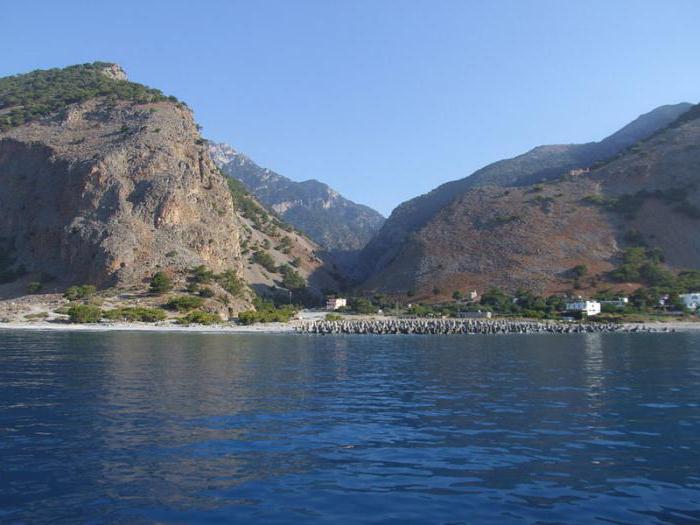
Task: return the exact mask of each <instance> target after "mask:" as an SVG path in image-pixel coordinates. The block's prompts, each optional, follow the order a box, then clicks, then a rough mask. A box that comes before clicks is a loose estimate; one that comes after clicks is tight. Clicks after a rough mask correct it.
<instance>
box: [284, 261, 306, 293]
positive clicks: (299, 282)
mask: <svg viewBox="0 0 700 525" xmlns="http://www.w3.org/2000/svg"><path fill="white" fill-rule="evenodd" d="M279 272H280V273H281V274H282V286H284V287H285V288H287V289H288V290H292V291H299V290H303V289H304V288H306V281H305V280H304V278H303V277H302V276H301V275H299V274H298V273H297V272H296V270H294V268H292V267H291V266H289V265H288V264H283V265H282V266H280V267H279Z"/></svg>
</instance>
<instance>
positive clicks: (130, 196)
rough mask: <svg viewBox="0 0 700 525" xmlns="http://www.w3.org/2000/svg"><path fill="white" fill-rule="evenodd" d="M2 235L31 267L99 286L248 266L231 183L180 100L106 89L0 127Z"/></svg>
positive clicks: (67, 278) (119, 71)
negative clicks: (199, 268) (117, 97)
mask: <svg viewBox="0 0 700 525" xmlns="http://www.w3.org/2000/svg"><path fill="white" fill-rule="evenodd" d="M115 67H116V69H115V70H114V71H111V72H107V74H112V75H116V76H115V78H120V75H122V74H123V71H121V69H120V68H118V66H115ZM0 238H2V239H3V240H4V244H5V246H6V248H7V247H10V248H11V249H12V250H13V252H14V256H15V257H16V258H17V262H18V263H21V264H23V265H24V266H25V267H26V268H27V270H28V271H36V272H46V273H49V274H51V275H53V276H55V277H57V278H59V279H61V280H65V281H75V282H77V281H79V282H93V283H96V284H98V285H101V286H111V285H131V284H135V283H140V282H141V281H143V280H144V279H146V278H148V277H150V275H152V274H153V273H154V272H155V271H158V270H159V269H170V270H173V271H179V270H184V269H186V268H190V267H192V266H195V265H198V264H206V265H207V266H209V267H210V268H212V269H213V270H216V271H221V270H225V269H237V270H238V269H240V247H239V221H238V218H237V216H236V214H235V211H234V208H233V203H232V200H231V196H230V193H229V191H228V189H227V185H226V182H225V180H224V178H223V177H222V176H221V175H220V174H219V172H218V170H217V169H216V168H215V166H214V164H213V162H212V161H211V159H210V157H209V154H208V152H207V148H206V145H205V144H204V142H203V141H202V140H201V139H200V136H199V132H198V130H197V127H196V125H195V123H194V121H193V118H192V114H191V112H190V110H189V109H187V108H186V107H184V106H182V105H179V104H175V103H173V102H158V103H150V104H135V103H133V102H111V101H108V100H104V99H99V98H98V99H93V100H90V101H87V102H84V103H82V104H77V105H74V106H71V107H68V108H67V109H66V111H65V112H64V113H63V114H61V115H58V116H55V115H54V116H52V117H49V118H46V119H44V120H40V121H36V122H32V123H30V124H25V125H24V126H21V127H17V128H14V129H11V130H9V131H7V132H6V133H4V134H0Z"/></svg>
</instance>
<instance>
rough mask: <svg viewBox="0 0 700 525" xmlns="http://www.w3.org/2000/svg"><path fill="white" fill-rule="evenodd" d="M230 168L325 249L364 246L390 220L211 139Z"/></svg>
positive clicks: (215, 156) (215, 152)
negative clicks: (266, 167)
mask: <svg viewBox="0 0 700 525" xmlns="http://www.w3.org/2000/svg"><path fill="white" fill-rule="evenodd" d="M210 153H211V156H212V158H213V159H214V161H215V162H216V163H217V164H218V165H219V166H220V167H221V169H222V170H223V171H224V173H225V174H226V175H228V176H230V177H233V178H235V179H237V180H239V181H241V182H242V183H243V184H244V185H245V186H246V187H247V188H248V189H249V190H250V192H251V193H252V194H253V195H255V197H256V198H257V199H258V200H259V201H260V202H262V203H263V204H264V205H265V206H267V207H268V208H270V209H271V210H273V211H274V212H275V213H277V214H278V215H279V216H280V217H282V218H283V219H284V220H285V221H286V222H288V223H289V224H291V225H293V226H295V227H296V228H298V229H299V230H301V231H303V232H304V233H305V234H307V235H308V236H309V237H310V238H311V239H313V240H314V241H315V242H316V243H318V244H319V245H321V246H322V247H323V248H324V249H326V250H330V251H334V250H343V251H347V250H358V249H361V248H362V247H363V246H364V245H365V244H366V243H367V242H368V241H369V239H370V238H371V237H372V236H373V235H374V234H375V233H376V232H377V231H378V230H379V228H380V227H381V225H382V224H383V222H384V217H382V216H381V215H380V214H379V213H378V212H376V211H374V210H373V209H371V208H369V207H367V206H363V205H361V204H356V203H354V202H352V201H350V200H348V199H346V198H344V197H343V196H342V195H340V194H339V193H337V192H336V191H334V190H333V189H332V188H330V187H329V186H327V185H326V184H323V183H321V182H318V181H316V180H307V181H303V182H294V181H292V180H291V179H288V178H287V177H283V176H282V175H279V174H277V173H275V172H273V171H270V170H268V169H264V168H261V167H260V166H258V165H257V164H255V163H254V162H253V161H252V160H250V159H249V158H248V157H246V156H245V155H242V154H240V153H238V152H237V151H236V150H234V149H233V148H231V147H230V146H228V145H226V144H212V145H210Z"/></svg>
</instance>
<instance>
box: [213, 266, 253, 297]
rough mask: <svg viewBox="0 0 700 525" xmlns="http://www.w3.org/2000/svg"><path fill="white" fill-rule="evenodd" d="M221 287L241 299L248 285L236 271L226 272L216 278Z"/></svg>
mask: <svg viewBox="0 0 700 525" xmlns="http://www.w3.org/2000/svg"><path fill="white" fill-rule="evenodd" d="M216 281H217V282H218V283H219V285H220V286H221V287H222V288H223V289H224V290H226V291H227V292H228V293H230V294H231V295H233V296H234V297H240V296H241V295H242V294H243V292H244V290H245V289H246V284H245V281H244V280H243V279H241V278H240V277H239V276H238V274H237V273H236V271H235V270H226V271H225V272H222V273H220V274H219V275H217V276H216Z"/></svg>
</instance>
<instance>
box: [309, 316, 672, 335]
mask: <svg viewBox="0 0 700 525" xmlns="http://www.w3.org/2000/svg"><path fill="white" fill-rule="evenodd" d="M669 331H673V330H672V329H671V330H669V329H668V328H658V329H657V328H652V327H648V326H644V325H640V326H628V325H622V324H615V323H562V322H543V321H522V320H500V319H499V320H453V319H382V320H343V321H325V320H323V321H319V320H317V321H309V322H306V323H302V324H300V325H299V326H297V327H296V332H297V333H303V334H321V335H331V334H348V335H350V334H363V335H365V334H366V335H372V334H374V335H390V334H396V335H401V334H404V335H411V334H415V335H458V334H541V333H550V334H575V333H604V332H669Z"/></svg>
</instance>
